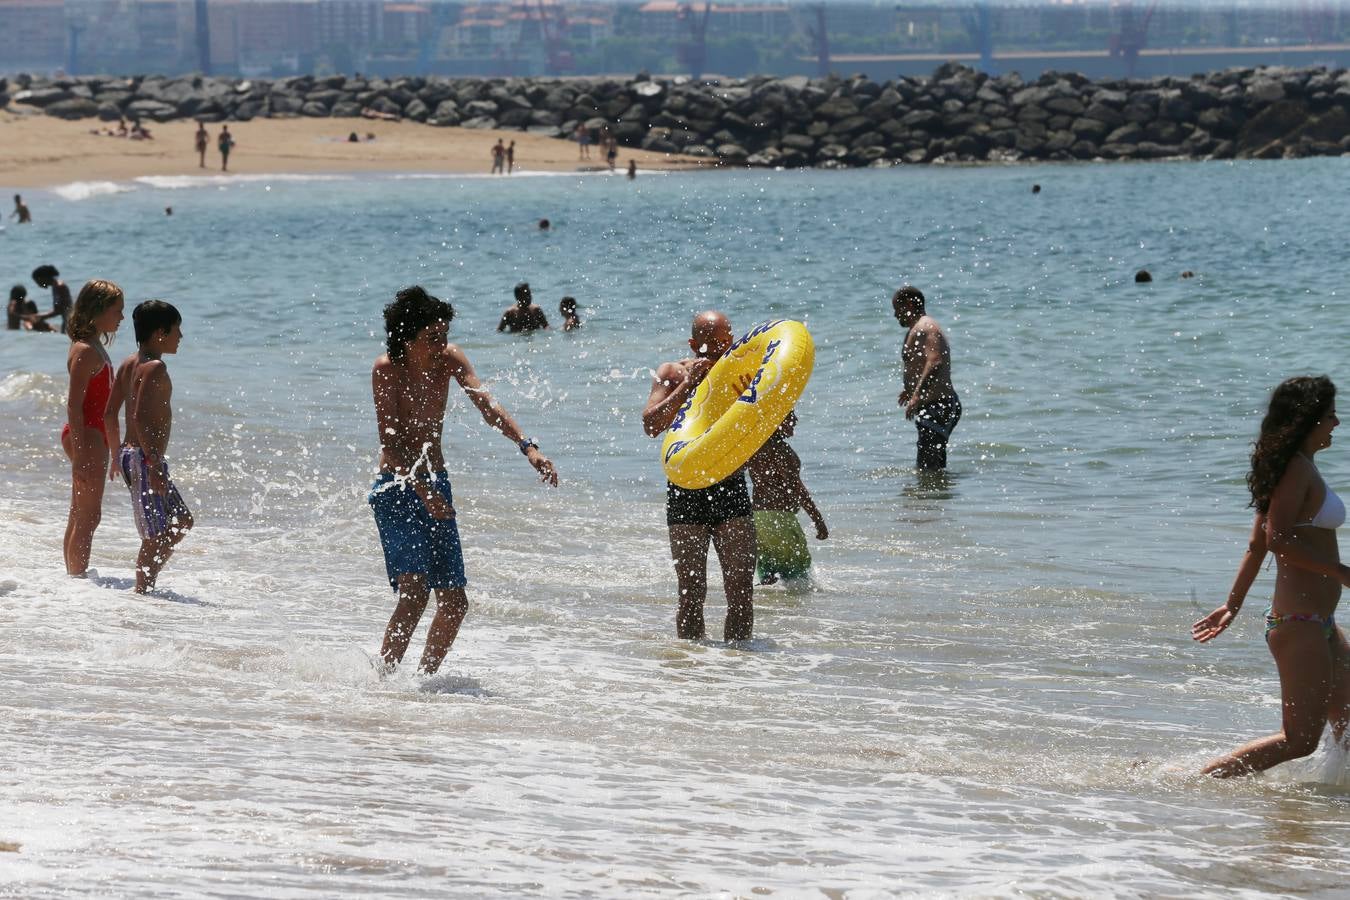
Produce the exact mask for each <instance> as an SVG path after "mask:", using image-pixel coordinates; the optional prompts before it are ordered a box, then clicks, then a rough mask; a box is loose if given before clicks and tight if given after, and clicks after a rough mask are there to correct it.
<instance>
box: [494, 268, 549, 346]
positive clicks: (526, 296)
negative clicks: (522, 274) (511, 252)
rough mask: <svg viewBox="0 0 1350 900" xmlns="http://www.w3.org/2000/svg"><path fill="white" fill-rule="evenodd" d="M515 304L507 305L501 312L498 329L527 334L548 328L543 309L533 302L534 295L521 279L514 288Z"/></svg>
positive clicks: (546, 317)
mask: <svg viewBox="0 0 1350 900" xmlns="http://www.w3.org/2000/svg"><path fill="white" fill-rule="evenodd" d="M515 295H516V305H515V306H508V307H507V308H506V311H505V312H503V313H502V319H501V321H500V322H498V323H497V330H498V331H509V332H511V333H512V334H528V333H529V332H531V331H542V330H543V329H545V328H548V316H546V315H544V310H543V309H542V308H541V307H540V306H539V305H538V304H537V303H535V302H534V296H533V295H532V294H531V293H530V285H529V284H528V283H527V282H524V281H522V282H521V283H520V284H518V285H516V288H515Z"/></svg>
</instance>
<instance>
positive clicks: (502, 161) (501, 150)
mask: <svg viewBox="0 0 1350 900" xmlns="http://www.w3.org/2000/svg"><path fill="white" fill-rule="evenodd" d="M505 166H506V145H505V144H503V143H502V141H501V138H498V139H497V143H495V144H493V145H492V174H493V175H500V174H502V171H503V168H504V167H505Z"/></svg>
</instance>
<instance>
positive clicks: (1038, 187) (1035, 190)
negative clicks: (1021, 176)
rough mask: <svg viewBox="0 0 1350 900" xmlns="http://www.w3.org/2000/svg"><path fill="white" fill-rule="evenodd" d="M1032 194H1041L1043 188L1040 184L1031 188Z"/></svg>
mask: <svg viewBox="0 0 1350 900" xmlns="http://www.w3.org/2000/svg"><path fill="white" fill-rule="evenodd" d="M1031 192H1032V193H1033V194H1039V193H1040V192H1041V186H1040V185H1039V184H1033V185H1032V186H1031Z"/></svg>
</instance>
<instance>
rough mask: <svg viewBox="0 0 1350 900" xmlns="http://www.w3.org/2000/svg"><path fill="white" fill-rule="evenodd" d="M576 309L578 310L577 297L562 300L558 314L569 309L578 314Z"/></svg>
mask: <svg viewBox="0 0 1350 900" xmlns="http://www.w3.org/2000/svg"><path fill="white" fill-rule="evenodd" d="M576 308H577V298H576V297H564V298H562V300H560V301H558V312H563V311H564V310H567V309H571V310H572V311H573V312H576Z"/></svg>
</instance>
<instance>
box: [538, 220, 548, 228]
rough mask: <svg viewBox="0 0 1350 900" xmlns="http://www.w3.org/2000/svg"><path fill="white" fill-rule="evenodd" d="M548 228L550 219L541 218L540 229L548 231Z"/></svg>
mask: <svg viewBox="0 0 1350 900" xmlns="http://www.w3.org/2000/svg"><path fill="white" fill-rule="evenodd" d="M548 229H549V221H548V219H540V220H539V230H540V231H548Z"/></svg>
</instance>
